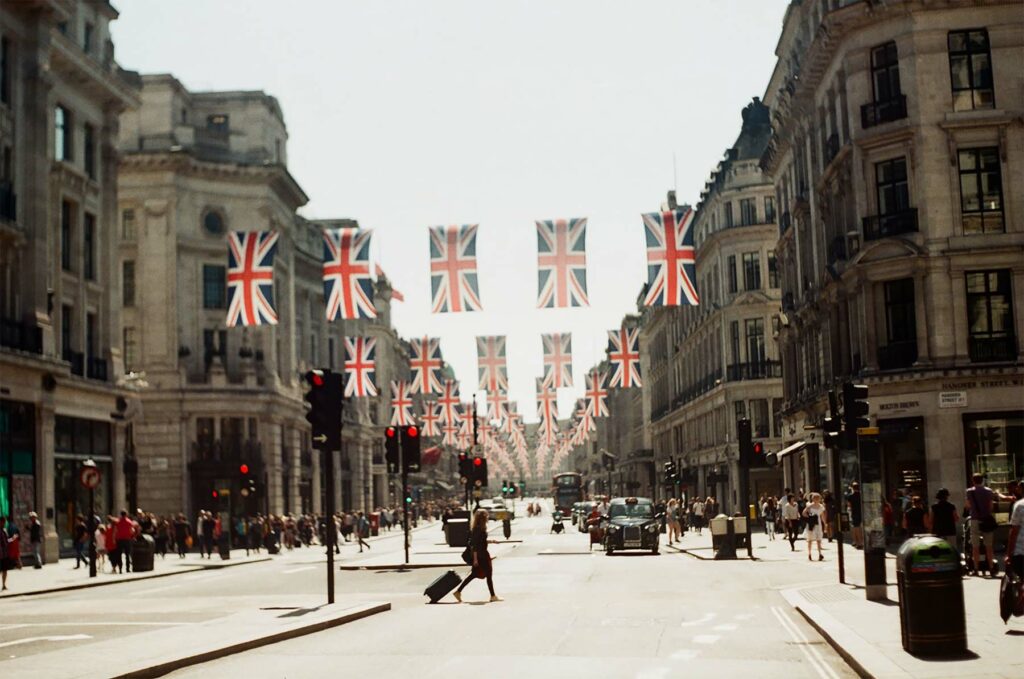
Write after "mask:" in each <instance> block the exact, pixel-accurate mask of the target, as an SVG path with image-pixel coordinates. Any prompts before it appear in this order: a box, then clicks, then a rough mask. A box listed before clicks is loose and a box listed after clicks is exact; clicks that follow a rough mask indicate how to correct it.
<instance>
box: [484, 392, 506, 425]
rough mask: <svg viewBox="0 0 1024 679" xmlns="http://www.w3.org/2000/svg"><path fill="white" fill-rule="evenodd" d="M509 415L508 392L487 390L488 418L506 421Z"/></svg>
mask: <svg viewBox="0 0 1024 679" xmlns="http://www.w3.org/2000/svg"><path fill="white" fill-rule="evenodd" d="M507 415H508V394H506V393H505V392H503V391H500V390H499V391H489V392H487V419H488V420H492V421H494V422H504V421H505V418H506V416H507Z"/></svg>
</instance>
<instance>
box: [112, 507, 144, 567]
mask: <svg viewBox="0 0 1024 679" xmlns="http://www.w3.org/2000/svg"><path fill="white" fill-rule="evenodd" d="M138 534H139V524H137V523H135V522H134V521H132V518H131V517H130V516H128V511H127V510H124V509H122V510H121V518H119V519H118V520H117V522H116V523H115V524H114V539H115V540H117V551H118V553H120V555H121V559H122V561H123V563H124V572H125V573H131V572H132V543H133V542H134V541H135V536H136V535H138Z"/></svg>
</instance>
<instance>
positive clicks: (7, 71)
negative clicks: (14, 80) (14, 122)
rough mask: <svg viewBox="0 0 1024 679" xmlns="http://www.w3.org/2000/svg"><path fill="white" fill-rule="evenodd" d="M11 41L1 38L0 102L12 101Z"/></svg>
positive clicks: (8, 102)
mask: <svg viewBox="0 0 1024 679" xmlns="http://www.w3.org/2000/svg"><path fill="white" fill-rule="evenodd" d="M11 52H12V50H11V41H10V40H8V39H7V38H0V103H3V104H10V103H11V73H12V72H13V69H11V60H12V56H13V55H12V54H11Z"/></svg>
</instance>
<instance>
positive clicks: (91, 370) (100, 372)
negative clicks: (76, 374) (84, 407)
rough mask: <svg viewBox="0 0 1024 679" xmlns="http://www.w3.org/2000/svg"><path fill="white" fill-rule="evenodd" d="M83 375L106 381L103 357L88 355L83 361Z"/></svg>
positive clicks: (105, 366) (105, 367)
mask: <svg viewBox="0 0 1024 679" xmlns="http://www.w3.org/2000/svg"><path fill="white" fill-rule="evenodd" d="M85 376H86V377H88V378H89V379H93V380H100V381H101V382H106V381H107V361H106V359H103V358H95V357H89V359H88V360H87V361H86V362H85Z"/></svg>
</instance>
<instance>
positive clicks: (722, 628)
mask: <svg viewBox="0 0 1024 679" xmlns="http://www.w3.org/2000/svg"><path fill="white" fill-rule="evenodd" d="M736 627H737V626H736V625H734V624H732V623H731V622H727V623H725V624H723V625H715V626H714V627H712V628H711V629H713V630H715V631H716V632H732V631H734V630H735V629H736Z"/></svg>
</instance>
